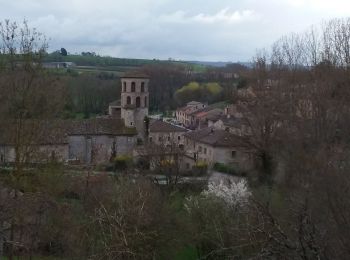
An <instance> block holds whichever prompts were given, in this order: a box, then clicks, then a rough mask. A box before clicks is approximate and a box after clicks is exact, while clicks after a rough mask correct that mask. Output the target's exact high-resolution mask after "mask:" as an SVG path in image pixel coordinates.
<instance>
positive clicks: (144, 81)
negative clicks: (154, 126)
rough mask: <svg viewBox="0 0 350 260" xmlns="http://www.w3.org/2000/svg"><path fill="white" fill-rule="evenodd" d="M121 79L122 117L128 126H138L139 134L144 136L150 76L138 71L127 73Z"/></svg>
mask: <svg viewBox="0 0 350 260" xmlns="http://www.w3.org/2000/svg"><path fill="white" fill-rule="evenodd" d="M121 81H122V89H121V118H122V119H124V124H125V126H126V127H130V128H133V127H136V130H137V132H138V135H139V136H140V137H143V136H144V132H145V130H144V118H145V116H148V107H149V92H148V83H149V77H148V76H147V75H145V74H141V73H137V72H134V73H126V74H125V75H124V76H123V77H122V78H121Z"/></svg>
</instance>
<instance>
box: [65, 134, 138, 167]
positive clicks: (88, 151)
mask: <svg viewBox="0 0 350 260" xmlns="http://www.w3.org/2000/svg"><path fill="white" fill-rule="evenodd" d="M113 142H115V147H116V152H117V156H118V155H132V152H133V149H134V147H135V145H136V138H135V136H117V137H114V136H108V135H101V136H91V137H86V136H70V137H69V158H70V159H78V160H79V161H80V162H81V163H101V162H108V161H109V159H110V158H111V154H112V147H113V145H114V144H113Z"/></svg>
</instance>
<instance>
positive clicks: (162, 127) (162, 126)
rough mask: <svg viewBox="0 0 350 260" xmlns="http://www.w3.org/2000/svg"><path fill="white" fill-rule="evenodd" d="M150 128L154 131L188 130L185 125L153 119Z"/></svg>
mask: <svg viewBox="0 0 350 260" xmlns="http://www.w3.org/2000/svg"><path fill="white" fill-rule="evenodd" d="M149 130H150V132H151V133H152V132H153V133H156V132H162V133H172V132H187V130H186V129H185V128H183V127H179V126H176V125H173V124H169V123H166V122H164V121H162V120H152V121H151V122H150V125H149Z"/></svg>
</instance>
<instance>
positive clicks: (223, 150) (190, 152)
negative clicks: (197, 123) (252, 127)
mask: <svg viewBox="0 0 350 260" xmlns="http://www.w3.org/2000/svg"><path fill="white" fill-rule="evenodd" d="M185 151H186V164H187V165H186V167H187V168H191V167H193V166H194V165H196V164H197V163H198V162H201V163H205V164H207V165H208V166H209V167H212V166H213V165H214V164H215V163H220V164H225V165H228V166H231V167H234V168H235V169H237V170H238V171H248V170H250V169H251V168H252V167H253V161H252V156H251V153H250V151H249V150H248V149H246V148H245V147H244V143H243V140H242V139H241V138H240V137H239V136H236V135H234V134H231V133H229V132H228V131H225V130H218V129H215V128H214V127H208V128H205V129H201V130H197V131H192V132H188V133H186V134H185Z"/></svg>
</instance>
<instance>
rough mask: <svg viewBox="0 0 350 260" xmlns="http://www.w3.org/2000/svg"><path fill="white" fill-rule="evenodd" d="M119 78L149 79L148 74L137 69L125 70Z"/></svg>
mask: <svg viewBox="0 0 350 260" xmlns="http://www.w3.org/2000/svg"><path fill="white" fill-rule="evenodd" d="M121 78H131V79H135V78H139V79H149V76H148V75H146V74H144V73H142V72H139V71H128V72H125V73H124V75H123V77H121Z"/></svg>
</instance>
